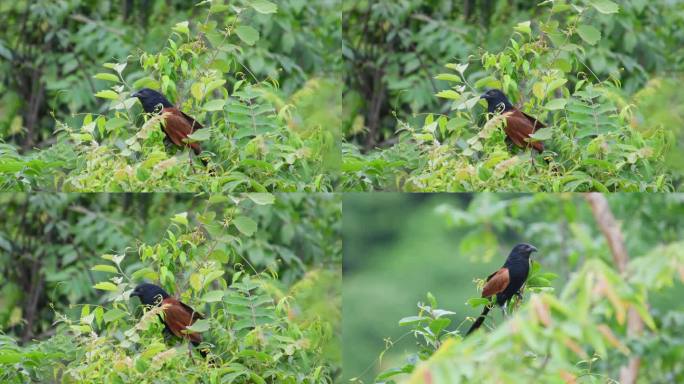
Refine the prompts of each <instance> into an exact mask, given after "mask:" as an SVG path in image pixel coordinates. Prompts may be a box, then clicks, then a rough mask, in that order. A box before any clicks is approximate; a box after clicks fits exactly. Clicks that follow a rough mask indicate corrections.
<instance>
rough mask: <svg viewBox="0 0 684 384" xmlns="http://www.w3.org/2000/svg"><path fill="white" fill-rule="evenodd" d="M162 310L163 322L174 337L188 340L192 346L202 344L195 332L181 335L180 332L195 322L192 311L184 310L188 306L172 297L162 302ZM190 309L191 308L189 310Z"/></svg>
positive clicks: (199, 336) (200, 337) (200, 336)
mask: <svg viewBox="0 0 684 384" xmlns="http://www.w3.org/2000/svg"><path fill="white" fill-rule="evenodd" d="M161 304H162V307H163V308H164V322H165V323H166V326H167V327H168V328H169V330H171V333H173V334H174V335H176V336H178V337H181V338H185V339H188V340H190V341H191V342H192V343H193V344H199V343H201V342H202V335H200V334H199V333H196V332H192V333H183V332H182V331H183V330H184V329H185V328H186V327H189V326H190V325H192V324H193V323H194V322H195V318H194V317H195V316H194V315H193V312H192V311H188V310H187V309H186V307H187V308H190V307H189V306H187V305H185V304H183V303H181V302H180V301H178V300H177V299H175V298H173V297H167V298H166V299H164V300H163V301H162V303H161ZM190 309H192V308H190Z"/></svg>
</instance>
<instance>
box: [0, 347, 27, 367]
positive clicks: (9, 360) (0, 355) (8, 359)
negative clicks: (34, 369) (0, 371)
mask: <svg viewBox="0 0 684 384" xmlns="http://www.w3.org/2000/svg"><path fill="white" fill-rule="evenodd" d="M22 356H23V355H22V354H21V353H19V352H14V351H9V350H2V351H0V364H16V363H18V362H20V361H21V360H22Z"/></svg>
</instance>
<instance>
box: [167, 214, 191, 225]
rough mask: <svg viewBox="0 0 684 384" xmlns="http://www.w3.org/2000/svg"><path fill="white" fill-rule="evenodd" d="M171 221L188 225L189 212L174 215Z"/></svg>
mask: <svg viewBox="0 0 684 384" xmlns="http://www.w3.org/2000/svg"><path fill="white" fill-rule="evenodd" d="M171 221H173V222H174V223H178V224H183V225H184V226H186V227H187V226H188V213H187V212H181V213H179V214H177V215H175V216H174V217H172V218H171Z"/></svg>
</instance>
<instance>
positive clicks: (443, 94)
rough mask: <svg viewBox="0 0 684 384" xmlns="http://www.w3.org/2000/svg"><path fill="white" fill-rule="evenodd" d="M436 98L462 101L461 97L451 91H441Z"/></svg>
mask: <svg viewBox="0 0 684 384" xmlns="http://www.w3.org/2000/svg"><path fill="white" fill-rule="evenodd" d="M435 96H437V97H441V98H442V99H451V100H460V99H461V95H460V94H459V93H458V92H456V91H452V90H451V89H447V90H444V91H439V92H438V93H437V94H436V95H435Z"/></svg>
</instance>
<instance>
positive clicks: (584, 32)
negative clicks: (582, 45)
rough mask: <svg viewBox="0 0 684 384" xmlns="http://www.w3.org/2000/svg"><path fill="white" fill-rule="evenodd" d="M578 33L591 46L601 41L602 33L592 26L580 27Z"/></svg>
mask: <svg viewBox="0 0 684 384" xmlns="http://www.w3.org/2000/svg"><path fill="white" fill-rule="evenodd" d="M577 33H578V34H579V35H580V37H581V38H582V40H584V41H585V42H586V43H587V44H589V45H595V44H596V43H598V41H599V40H601V31H599V30H598V29H596V28H594V27H593V26H591V25H580V26H579V27H577Z"/></svg>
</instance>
